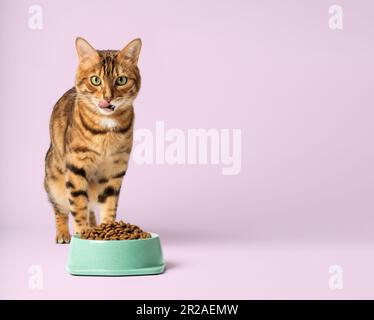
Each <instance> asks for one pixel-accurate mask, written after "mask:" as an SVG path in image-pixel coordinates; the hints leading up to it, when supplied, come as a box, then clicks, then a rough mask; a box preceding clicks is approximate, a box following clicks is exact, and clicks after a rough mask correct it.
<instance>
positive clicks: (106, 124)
mask: <svg viewBox="0 0 374 320" xmlns="http://www.w3.org/2000/svg"><path fill="white" fill-rule="evenodd" d="M141 45H142V43H141V40H140V39H135V40H133V41H131V42H130V43H129V44H128V45H127V46H125V47H124V48H123V49H122V50H120V51H117V50H95V49H94V48H93V47H92V46H91V45H90V44H89V43H88V42H87V41H86V40H85V39H83V38H80V37H78V38H77V39H76V41H75V46H76V51H77V53H78V58H79V65H78V69H77V72H76V78H75V87H73V88H71V89H70V90H68V91H67V92H66V93H65V94H64V95H63V96H62V97H61V98H60V99H59V100H58V102H57V103H56V105H55V106H54V108H53V112H52V116H51V120H50V125H49V129H50V138H51V143H50V147H49V149H48V151H47V154H46V157H45V179H44V187H45V190H46V191H47V195H48V199H49V201H50V203H51V204H52V207H53V210H54V214H55V223H56V242H57V243H69V242H70V239H71V235H70V231H69V213H71V214H72V216H73V220H74V221H73V227H74V232H75V233H82V232H83V231H84V230H86V229H88V228H90V227H94V226H95V225H96V217H95V212H94V211H93V208H94V206H96V205H99V207H100V222H101V223H111V222H113V221H115V219H116V213H117V204H118V197H119V194H120V189H121V184H122V180H123V177H124V176H125V174H126V171H127V167H128V162H129V157H130V152H131V149H132V144H133V127H134V116H135V115H134V107H133V102H134V100H135V98H136V96H137V95H138V92H139V89H140V84H141V76H140V73H139V68H138V59H139V54H140V49H141Z"/></svg>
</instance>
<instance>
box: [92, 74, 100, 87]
mask: <svg viewBox="0 0 374 320" xmlns="http://www.w3.org/2000/svg"><path fill="white" fill-rule="evenodd" d="M90 81H91V83H92V84H93V85H94V86H99V85H101V79H100V78H99V77H98V76H92V77H91V78H90Z"/></svg>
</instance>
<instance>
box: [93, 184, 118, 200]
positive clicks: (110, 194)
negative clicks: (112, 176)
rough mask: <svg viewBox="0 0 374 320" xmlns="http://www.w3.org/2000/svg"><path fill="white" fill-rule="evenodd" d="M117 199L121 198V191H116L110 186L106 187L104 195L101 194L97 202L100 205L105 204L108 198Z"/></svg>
mask: <svg viewBox="0 0 374 320" xmlns="http://www.w3.org/2000/svg"><path fill="white" fill-rule="evenodd" d="M113 196H114V197H117V196H119V190H116V189H114V188H113V187H111V186H109V187H106V188H105V189H104V191H103V193H102V194H100V195H99V196H98V198H97V201H98V202H100V203H104V202H105V201H106V199H107V198H108V197H113Z"/></svg>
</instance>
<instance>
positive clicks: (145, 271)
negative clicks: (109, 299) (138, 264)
mask: <svg viewBox="0 0 374 320" xmlns="http://www.w3.org/2000/svg"><path fill="white" fill-rule="evenodd" d="M66 270H67V272H69V273H70V274H71V275H74V276H140V275H151V274H160V273H163V272H164V270H165V264H162V265H160V266H153V267H148V268H137V269H124V270H106V269H77V268H71V267H67V268H66Z"/></svg>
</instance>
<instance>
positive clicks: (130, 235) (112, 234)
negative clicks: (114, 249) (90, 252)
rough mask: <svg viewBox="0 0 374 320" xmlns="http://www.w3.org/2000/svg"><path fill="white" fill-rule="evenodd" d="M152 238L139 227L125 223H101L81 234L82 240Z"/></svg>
mask: <svg viewBox="0 0 374 320" xmlns="http://www.w3.org/2000/svg"><path fill="white" fill-rule="evenodd" d="M150 237H151V234H150V233H149V232H144V231H143V230H142V229H140V228H139V227H138V226H136V225H133V224H130V223H126V222H123V221H118V222H113V223H101V224H100V225H98V226H97V227H94V228H91V229H87V230H85V231H83V233H82V234H81V239H88V240H134V239H146V238H150Z"/></svg>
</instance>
